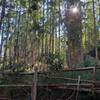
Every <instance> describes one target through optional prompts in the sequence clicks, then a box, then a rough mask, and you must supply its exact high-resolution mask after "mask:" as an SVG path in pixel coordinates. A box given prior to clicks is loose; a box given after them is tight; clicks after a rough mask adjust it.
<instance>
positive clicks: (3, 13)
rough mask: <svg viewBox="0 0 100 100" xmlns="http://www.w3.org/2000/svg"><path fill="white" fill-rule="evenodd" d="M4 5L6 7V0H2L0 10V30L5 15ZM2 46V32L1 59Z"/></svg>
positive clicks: (0, 53)
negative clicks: (0, 10)
mask: <svg viewBox="0 0 100 100" xmlns="http://www.w3.org/2000/svg"><path fill="white" fill-rule="evenodd" d="M5 7H6V0H3V1H2V12H1V18H0V30H1V26H2V20H3V18H4V16H5ZM2 46H3V33H2V36H1V45H0V59H1V55H2Z"/></svg>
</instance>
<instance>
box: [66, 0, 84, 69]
mask: <svg viewBox="0 0 100 100" xmlns="http://www.w3.org/2000/svg"><path fill="white" fill-rule="evenodd" d="M74 6H75V7H77V8H78V11H77V12H72V8H71V7H74ZM67 9H68V10H67V12H66V19H65V25H66V27H67V31H68V33H67V37H68V42H67V43H68V44H67V45H68V56H67V57H68V66H69V67H70V68H75V66H76V65H77V64H79V63H81V62H82V61H83V56H82V30H81V29H82V23H81V5H80V1H79V0H77V1H76V0H68V1H67Z"/></svg>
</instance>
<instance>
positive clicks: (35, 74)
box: [32, 69, 37, 100]
mask: <svg viewBox="0 0 100 100" xmlns="http://www.w3.org/2000/svg"><path fill="white" fill-rule="evenodd" d="M36 96H37V69H35V73H34V80H33V86H32V100H36Z"/></svg>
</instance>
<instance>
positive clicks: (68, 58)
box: [0, 0, 100, 70]
mask: <svg viewBox="0 0 100 100" xmlns="http://www.w3.org/2000/svg"><path fill="white" fill-rule="evenodd" d="M74 7H77V8H78V11H77V12H73V11H72V10H71V9H73V8H74ZM0 9H1V12H0V34H1V35H0V61H1V63H0V66H1V68H2V69H13V70H15V69H19V70H20V69H21V70H31V69H32V68H33V66H35V65H38V66H40V68H41V67H42V69H45V68H46V69H49V65H48V64H49V63H50V62H49V61H46V58H50V57H51V56H52V55H53V59H54V61H53V63H54V62H55V61H56V60H58V62H59V59H61V62H62V65H61V66H63V67H62V68H66V67H68V66H69V67H70V68H72V67H73V68H76V66H79V65H81V64H82V63H84V58H86V57H84V56H86V55H87V54H89V55H90V56H91V55H93V54H90V53H89V52H90V51H92V50H93V49H94V51H95V55H94V56H92V57H94V58H96V59H98V58H100V57H99V55H100V54H99V53H100V50H99V49H98V48H100V46H99V44H100V43H99V42H100V3H99V0H96V1H95V0H94V1H92V0H88V1H84V0H81V1H80V0H77V1H76V0H75V1H74V0H68V1H65V0H35V1H33V0H23V1H22V0H3V1H0ZM91 20H92V21H91ZM42 55H44V56H43V57H42ZM56 55H58V56H56ZM59 57H60V58H59ZM51 65H52V64H51ZM43 66H46V67H44V68H43ZM53 66H55V64H54V65H53ZM58 66H59V64H58ZM64 66H65V67H64ZM83 66H84V64H83ZM54 69H56V68H54Z"/></svg>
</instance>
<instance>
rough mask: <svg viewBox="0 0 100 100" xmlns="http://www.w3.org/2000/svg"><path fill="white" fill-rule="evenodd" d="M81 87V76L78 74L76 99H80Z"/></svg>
mask: <svg viewBox="0 0 100 100" xmlns="http://www.w3.org/2000/svg"><path fill="white" fill-rule="evenodd" d="M79 88H80V76H78V84H77V92H76V100H78V94H79Z"/></svg>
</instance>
